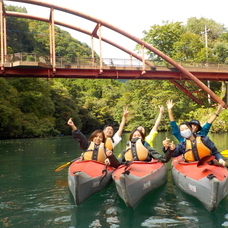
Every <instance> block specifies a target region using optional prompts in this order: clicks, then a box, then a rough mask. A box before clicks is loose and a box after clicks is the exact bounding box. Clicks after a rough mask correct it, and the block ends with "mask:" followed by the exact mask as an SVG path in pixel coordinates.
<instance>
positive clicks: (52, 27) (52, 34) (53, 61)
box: [49, 7, 56, 72]
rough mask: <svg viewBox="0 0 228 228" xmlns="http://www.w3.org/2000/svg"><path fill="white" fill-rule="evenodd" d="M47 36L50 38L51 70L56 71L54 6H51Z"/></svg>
mask: <svg viewBox="0 0 228 228" xmlns="http://www.w3.org/2000/svg"><path fill="white" fill-rule="evenodd" d="M49 38H50V63H51V65H52V69H53V72H56V58H55V23H54V8H53V7H52V8H51V12H50V18H49Z"/></svg>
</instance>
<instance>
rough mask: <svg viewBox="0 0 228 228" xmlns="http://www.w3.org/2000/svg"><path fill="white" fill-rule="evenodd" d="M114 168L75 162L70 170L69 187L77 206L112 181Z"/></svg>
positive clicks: (92, 162) (92, 163) (95, 163)
mask: <svg viewBox="0 0 228 228" xmlns="http://www.w3.org/2000/svg"><path fill="white" fill-rule="evenodd" d="M113 171H114V168H112V167H110V166H107V167H106V166H105V164H103V163H100V162H96V161H92V160H89V161H78V160H76V161H75V162H73V163H72V164H71V165H70V167H69V169H68V185H69V189H70V191H71V193H72V195H73V197H74V200H75V203H76V204H77V205H80V204H82V203H83V202H84V201H85V200H87V199H88V198H89V197H90V196H92V195H93V194H95V193H97V192H99V191H101V190H103V189H104V188H105V187H106V186H108V185H109V184H110V183H111V181H112V173H113Z"/></svg>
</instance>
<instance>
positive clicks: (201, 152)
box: [184, 136, 211, 162]
mask: <svg viewBox="0 0 228 228" xmlns="http://www.w3.org/2000/svg"><path fill="white" fill-rule="evenodd" d="M185 151H186V152H185V154H184V159H185V160H186V161H187V162H193V161H198V160H200V159H201V158H203V157H205V156H207V155H211V150H210V149H209V148H208V147H206V146H205V145H204V143H203V141H202V139H201V137H200V136H197V137H196V141H195V142H194V143H193V142H192V141H191V140H189V139H186V150H185Z"/></svg>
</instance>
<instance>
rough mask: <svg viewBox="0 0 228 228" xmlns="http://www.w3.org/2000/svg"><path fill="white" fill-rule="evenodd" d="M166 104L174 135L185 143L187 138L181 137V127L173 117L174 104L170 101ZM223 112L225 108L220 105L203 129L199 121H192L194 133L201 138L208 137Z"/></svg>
mask: <svg viewBox="0 0 228 228" xmlns="http://www.w3.org/2000/svg"><path fill="white" fill-rule="evenodd" d="M166 104H167V109H168V114H169V120H170V126H171V128H172V134H173V135H174V136H175V137H176V138H177V140H178V141H179V142H183V141H185V138H184V137H182V136H181V134H180V130H179V127H178V125H177V123H176V121H175V119H174V116H173V111H172V109H173V106H174V103H173V101H172V100H168V101H167V102H166ZM222 110H223V106H222V105H221V104H219V105H218V108H217V111H216V112H215V113H214V114H213V115H212V116H211V117H210V118H209V120H208V121H207V122H206V123H205V124H204V126H203V127H201V125H200V122H199V121H198V120H195V119H193V120H191V121H190V123H191V125H192V129H193V132H194V133H198V134H199V135H201V136H206V135H207V134H208V132H209V130H210V128H211V126H212V123H213V122H214V121H215V119H216V118H217V117H218V116H219V114H220V113H221V111H222Z"/></svg>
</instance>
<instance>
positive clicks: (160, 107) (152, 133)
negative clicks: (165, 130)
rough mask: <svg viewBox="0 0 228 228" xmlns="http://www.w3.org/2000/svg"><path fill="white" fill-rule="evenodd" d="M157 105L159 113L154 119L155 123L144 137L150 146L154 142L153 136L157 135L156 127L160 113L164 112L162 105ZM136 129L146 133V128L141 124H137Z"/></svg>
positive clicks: (160, 117)
mask: <svg viewBox="0 0 228 228" xmlns="http://www.w3.org/2000/svg"><path fill="white" fill-rule="evenodd" d="M158 107H159V114H158V117H157V119H156V121H155V124H154V126H153V128H152V129H151V131H150V133H149V134H148V135H147V136H146V137H145V141H146V142H147V143H148V144H149V145H150V146H151V147H153V146H154V145H153V142H154V139H155V137H156V136H157V134H158V127H159V125H160V123H161V119H162V115H163V113H164V110H165V109H164V107H163V106H158ZM137 129H138V130H140V131H142V133H143V134H144V135H145V133H146V130H145V128H144V127H143V126H139V127H137Z"/></svg>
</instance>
